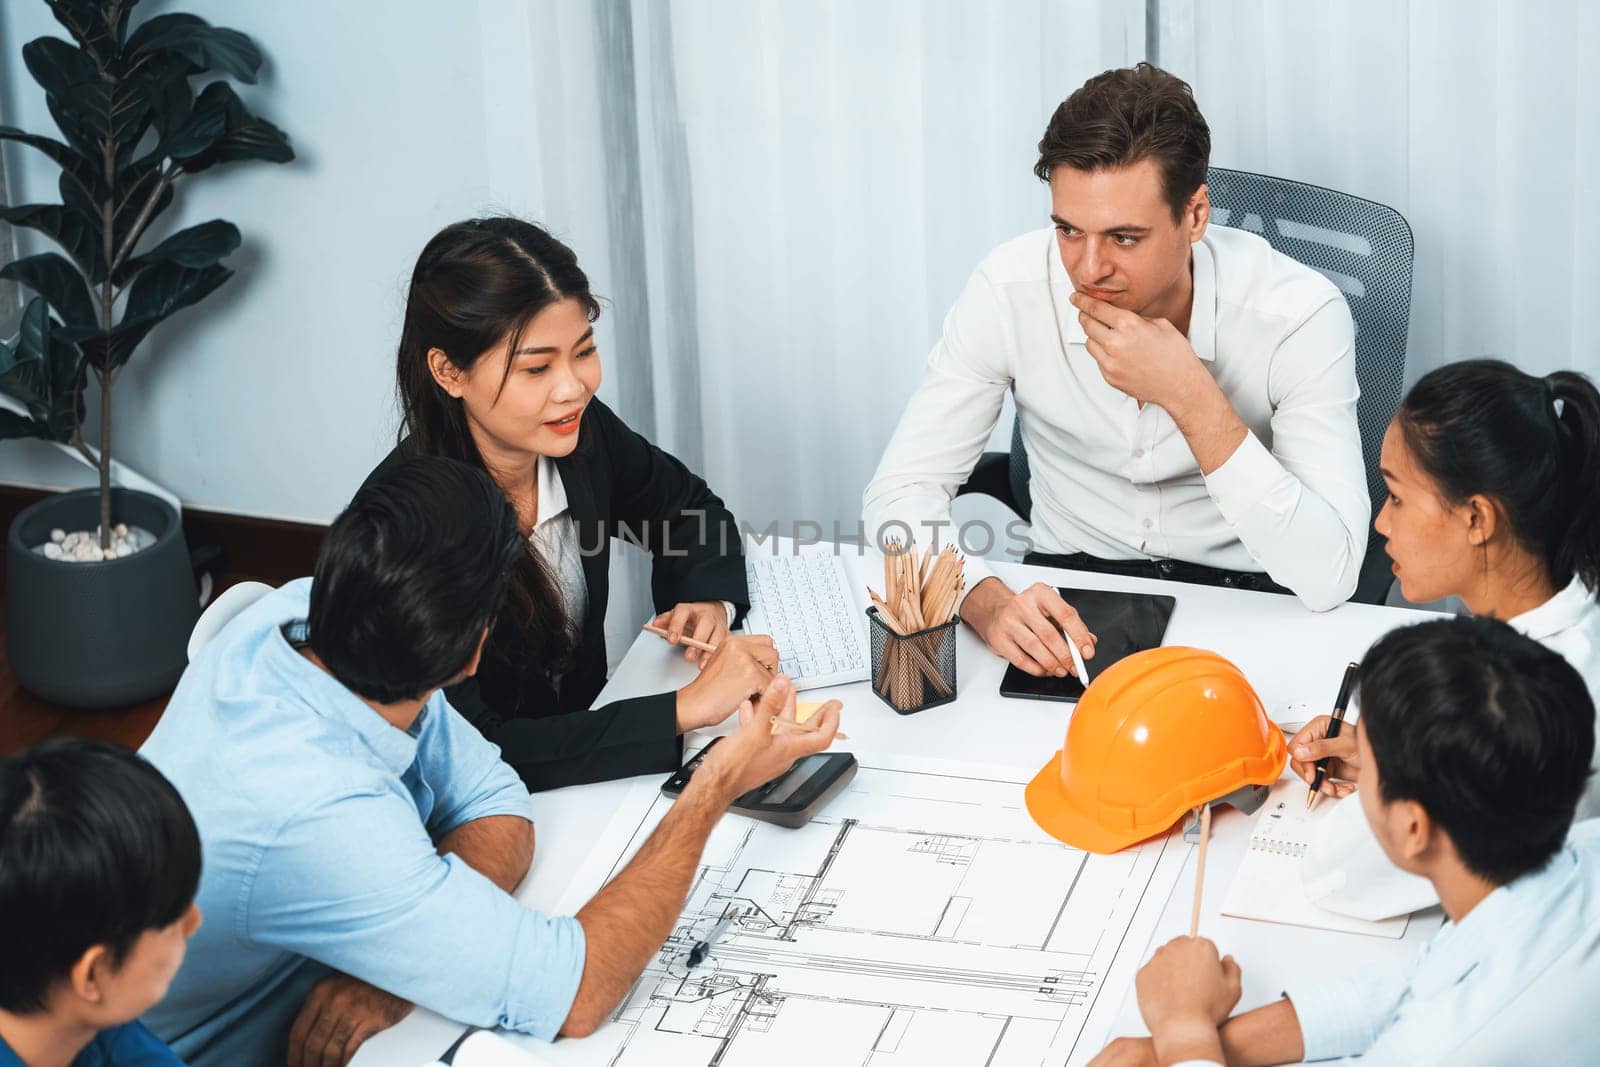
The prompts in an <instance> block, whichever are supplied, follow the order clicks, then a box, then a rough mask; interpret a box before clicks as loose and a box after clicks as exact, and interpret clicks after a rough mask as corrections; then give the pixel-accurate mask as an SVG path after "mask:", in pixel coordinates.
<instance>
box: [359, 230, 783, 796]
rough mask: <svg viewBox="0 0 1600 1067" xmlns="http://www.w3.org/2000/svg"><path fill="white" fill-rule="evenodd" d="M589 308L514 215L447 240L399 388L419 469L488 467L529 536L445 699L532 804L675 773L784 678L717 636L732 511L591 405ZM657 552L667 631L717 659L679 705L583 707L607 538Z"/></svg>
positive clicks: (736, 579) (597, 660)
mask: <svg viewBox="0 0 1600 1067" xmlns="http://www.w3.org/2000/svg"><path fill="white" fill-rule="evenodd" d="M599 316H600V303H599V301H598V300H597V299H596V298H595V296H594V295H593V294H592V293H591V292H590V290H589V279H588V278H587V277H586V276H585V275H584V273H583V271H582V269H580V268H579V266H578V260H577V257H576V256H575V255H573V253H572V250H571V249H569V248H568V247H567V246H566V245H564V244H562V243H561V242H560V241H558V240H556V239H555V238H554V237H552V236H551V235H550V234H549V233H547V232H546V231H545V230H543V229H541V228H539V227H538V226H535V225H533V224H532V223H528V222H523V221H521V220H519V219H513V218H485V219H473V220H470V221H467V222H461V223H456V224H455V225H452V226H447V227H445V229H443V230H442V231H440V232H439V233H438V234H437V235H436V236H435V237H434V238H433V239H432V240H431V241H429V242H428V244H427V246H426V247H424V248H423V250H422V254H421V256H420V257H418V259H417V265H416V269H415V271H414V272H413V273H412V277H411V287H410V291H409V294H408V296H407V299H406V313H405V325H404V328H403V330H402V332H401V336H400V351H399V357H398V361H397V367H396V372H397V378H398V385H399V394H400V407H401V412H402V416H403V422H402V426H401V435H402V439H401V441H400V444H399V446H398V447H396V448H395V450H394V451H393V452H392V453H390V455H389V457H388V458H386V459H385V460H384V461H383V463H382V464H380V465H379V467H378V468H377V470H375V471H374V472H373V473H372V475H370V476H369V477H368V479H367V481H368V482H372V481H373V480H375V479H378V478H381V477H383V476H384V475H385V473H386V472H387V471H388V470H389V469H390V468H391V467H393V466H394V465H395V464H397V463H398V462H399V460H400V459H402V458H404V457H406V456H410V455H418V454H421V455H438V456H447V457H449V458H451V459H457V460H462V461H464V462H467V463H472V464H475V465H477V466H479V467H482V468H484V469H485V470H487V471H488V472H489V474H490V476H491V477H493V478H494V480H495V482H496V483H497V484H498V485H499V486H500V488H501V489H502V490H503V491H504V492H505V494H506V496H507V498H508V499H510V501H511V503H512V504H513V505H514V506H515V507H516V510H517V517H518V520H519V522H520V523H521V527H522V532H523V533H524V534H525V535H526V539H525V542H524V543H525V548H526V551H525V553H524V554H523V556H522V557H521V558H520V559H519V560H518V561H517V564H516V566H515V569H514V572H513V575H512V587H511V589H510V594H511V595H510V597H509V598H508V604H507V607H506V609H504V610H503V611H502V612H501V617H500V619H499V620H498V621H497V622H496V623H495V624H494V626H493V627H492V628H491V631H490V635H489V639H488V641H487V643H486V645H485V647H484V655H483V658H482V663H481V666H480V667H479V669H478V673H477V675H476V676H475V677H472V678H468V679H467V680H466V681H464V682H462V683H461V684H460V685H456V686H452V687H451V688H449V689H447V690H446V696H447V697H448V698H449V700H450V703H451V704H452V705H453V706H454V707H455V708H456V709H457V710H458V711H460V712H461V713H462V714H463V715H464V716H466V718H467V719H468V720H469V721H470V722H472V723H473V725H475V726H477V727H478V729H479V730H480V731H481V732H482V733H483V734H484V736H486V737H488V738H489V739H490V740H491V741H493V742H495V743H496V744H497V745H499V746H500V748H501V754H502V756H503V757H504V758H505V760H506V762H508V763H510V764H511V765H512V766H513V767H515V768H516V769H517V771H518V773H519V774H520V775H521V776H522V779H523V781H524V782H526V783H527V785H528V787H529V788H530V789H536V790H537V789H548V788H553V787H556V786H561V785H573V784H577V783H580V782H593V781H600V780H603V779H608V778H621V777H628V776H631V775H636V774H646V773H665V772H668V771H671V770H675V769H676V768H677V767H678V765H679V763H680V762H681V759H682V754H683V753H682V742H681V740H680V735H681V734H682V733H684V732H685V731H687V730H691V729H695V728H697V727H702V726H710V725H714V724H716V723H719V722H721V721H722V720H723V719H725V718H727V717H728V716H729V715H730V714H732V713H733V712H734V711H735V710H737V708H738V707H739V705H740V703H741V702H743V700H744V699H745V698H746V697H747V696H749V695H751V694H752V693H754V692H758V691H760V690H761V689H763V688H765V686H766V683H767V682H768V681H769V680H770V679H771V677H772V675H773V672H774V671H776V669H777V665H778V653H777V651H776V649H774V648H773V645H772V640H771V639H770V638H767V637H761V636H757V637H734V636H730V635H729V633H728V631H729V629H730V628H731V627H732V626H733V625H734V623H735V621H736V616H737V614H738V613H739V612H741V611H743V610H744V609H746V608H748V607H749V599H748V598H749V591H748V588H747V586H746V582H745V571H744V556H743V549H742V544H741V541H740V537H739V531H738V527H737V524H736V523H735V522H734V518H733V515H732V514H731V513H730V512H729V511H728V509H727V508H726V507H724V506H723V503H722V501H721V500H719V499H718V498H717V497H716V495H715V494H713V493H712V492H711V490H710V489H709V488H708V487H707V485H706V483H705V482H704V481H702V480H701V479H700V478H699V477H697V476H696V475H695V474H693V473H691V472H690V471H689V469H688V468H687V467H685V466H684V465H683V464H682V463H680V462H679V461H678V460H676V459H675V458H673V457H672V456H670V455H668V454H667V453H666V452H663V451H662V450H661V449H659V448H657V447H655V446H654V445H653V444H651V443H650V442H649V441H646V440H645V439H644V438H643V437H641V436H639V435H638V434H637V433H635V432H633V431H632V430H630V429H629V428H628V427H627V426H626V425H624V424H623V422H622V420H621V419H619V418H618V417H617V416H616V415H615V414H614V413H613V412H612V411H611V409H610V408H608V407H606V405H605V404H603V403H601V402H600V401H599V400H598V399H597V398H596V396H595V394H596V392H597V391H598V389H599V388H600V378H601V373H600V354H599V351H598V349H597V347H596V344H595V337H594V322H595V320H596V319H598V318H599ZM614 537H615V538H625V539H627V540H629V541H632V542H633V543H635V544H637V545H640V546H642V547H643V548H645V549H646V550H647V551H648V552H650V553H651V555H652V556H653V573H652V580H651V589H652V592H653V594H654V597H655V601H656V607H657V610H658V611H660V612H661V614H660V615H658V616H657V617H656V619H655V623H656V625H658V626H661V627H664V628H666V629H668V630H669V631H670V632H671V633H672V634H673V635H674V639H675V640H676V639H678V638H696V639H698V640H700V641H704V642H708V643H711V644H715V645H717V646H718V650H717V652H716V653H715V654H714V655H706V656H702V655H701V654H700V653H699V652H696V651H694V650H693V649H688V650H687V651H686V652H685V658H686V659H688V660H689V661H690V662H692V663H695V664H696V665H697V666H698V667H699V672H698V677H696V678H695V680H694V681H692V682H690V683H689V684H688V685H686V686H684V687H683V688H682V689H679V690H677V691H676V692H665V693H657V694H654V695H652V696H647V697H640V698H636V699H632V700H621V701H617V702H615V703H613V704H607V705H605V706H603V707H598V708H593V709H591V708H590V704H591V703H592V701H593V700H594V698H595V696H596V695H597V694H598V693H599V692H600V689H601V687H602V686H604V685H605V681H606V648H605V633H604V623H605V614H606V601H607V594H608V590H609V585H608V572H609V564H610V558H611V551H610V550H611V539H612V538H614Z"/></svg>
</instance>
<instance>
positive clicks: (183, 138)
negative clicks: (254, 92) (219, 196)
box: [161, 82, 244, 159]
mask: <svg viewBox="0 0 1600 1067" xmlns="http://www.w3.org/2000/svg"><path fill="white" fill-rule="evenodd" d="M219 85H220V86H222V90H218V89H216V86H219ZM224 90H225V91H224ZM237 103H238V97H237V96H233V90H231V89H228V87H227V85H226V84H225V83H223V82H213V83H212V84H211V85H208V86H206V87H205V89H204V90H202V91H201V93H200V97H199V99H197V100H196V101H195V102H194V107H193V108H191V109H190V111H189V114H188V116H187V118H186V119H185V120H184V123H183V125H182V127H180V128H179V129H178V130H176V131H175V132H174V133H173V134H172V136H171V137H169V138H167V139H166V140H165V141H164V142H163V144H162V146H161V148H162V151H164V152H166V154H167V155H169V156H171V157H172V158H173V159H188V158H189V157H190V156H193V155H197V154H199V153H201V152H204V151H205V150H206V149H207V148H209V147H211V145H212V143H213V142H215V141H216V139H217V138H218V137H221V136H222V135H223V134H224V133H226V132H227V129H228V110H229V107H230V106H231V105H232V104H237ZM238 106H239V108H240V109H243V107H244V105H243V104H238Z"/></svg>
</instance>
